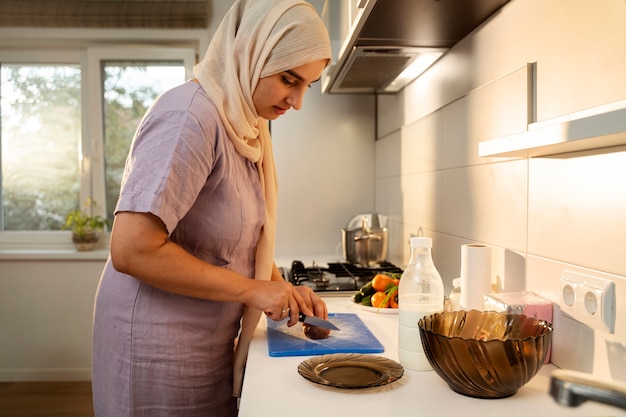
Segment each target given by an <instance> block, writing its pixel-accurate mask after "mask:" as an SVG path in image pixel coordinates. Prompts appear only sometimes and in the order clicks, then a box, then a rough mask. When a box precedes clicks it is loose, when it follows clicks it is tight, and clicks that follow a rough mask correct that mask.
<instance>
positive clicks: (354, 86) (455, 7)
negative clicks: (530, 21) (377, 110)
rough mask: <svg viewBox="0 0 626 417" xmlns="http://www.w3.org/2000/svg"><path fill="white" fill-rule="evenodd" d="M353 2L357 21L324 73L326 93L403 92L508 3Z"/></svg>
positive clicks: (498, 0) (478, 0) (466, 0)
mask: <svg viewBox="0 0 626 417" xmlns="http://www.w3.org/2000/svg"><path fill="white" fill-rule="evenodd" d="M327 1H335V0H327ZM350 1H351V2H353V3H354V5H353V7H354V10H356V13H355V17H354V19H353V20H352V23H351V24H350V30H349V34H348V36H347V37H346V39H345V41H344V42H343V44H342V46H341V49H340V50H339V55H338V58H337V60H336V62H333V63H332V64H331V65H330V66H329V67H328V68H327V69H326V70H325V71H324V75H323V77H322V91H323V92H325V93H344V94H345V93H367V94H371V93H395V92H398V91H400V90H401V89H402V88H404V86H405V85H406V84H408V83H410V82H411V81H412V80H414V79H415V78H416V77H417V76H419V74H420V73H421V72H423V71H425V70H426V69H427V68H428V67H429V66H430V65H432V64H433V63H434V62H435V61H436V60H437V59H438V58H439V57H440V56H442V55H443V54H444V53H445V52H446V51H447V50H448V49H449V48H451V47H452V46H453V45H454V44H456V43H457V42H459V41H460V40H461V39H463V38H464V37H465V36H467V35H468V34H469V33H470V32H472V31H473V30H474V29H476V28H477V27H478V26H480V25H481V24H482V23H483V22H485V21H486V20H487V19H489V17H491V16H492V15H493V14H494V13H496V12H497V11H498V10H499V9H500V8H501V7H502V6H503V5H504V4H506V3H507V2H508V1H509V0H350ZM411 64H417V65H418V66H420V67H421V68H418V69H415V70H411V69H408V68H409V67H410V65H411ZM403 72H405V73H404V74H403ZM407 72H409V73H408V74H407ZM401 74H402V75H401Z"/></svg>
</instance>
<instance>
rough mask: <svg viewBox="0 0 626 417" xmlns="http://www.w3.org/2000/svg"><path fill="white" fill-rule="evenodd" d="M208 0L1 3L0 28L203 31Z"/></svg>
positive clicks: (14, 0) (7, 0)
mask: <svg viewBox="0 0 626 417" xmlns="http://www.w3.org/2000/svg"><path fill="white" fill-rule="evenodd" d="M210 6H211V0H0V27H35V28H109V29H110V28H126V29H130V28H144V29H204V28H206V27H207V26H208V23H209V20H210V19H209V18H210V11H211V10H210Z"/></svg>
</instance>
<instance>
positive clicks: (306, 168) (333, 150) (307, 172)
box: [272, 85, 375, 266]
mask: <svg viewBox="0 0 626 417" xmlns="http://www.w3.org/2000/svg"><path fill="white" fill-rule="evenodd" d="M374 123H375V120H374V96H371V95H364V96H353V95H325V94H321V92H320V88H319V85H316V86H315V87H314V88H313V89H312V90H311V91H309V92H307V95H306V96H305V100H304V103H303V107H302V110H300V111H297V112H295V111H293V110H290V111H289V112H287V114H285V115H284V116H282V117H281V118H280V119H278V120H277V121H276V122H274V123H272V140H273V146H274V154H275V157H276V170H277V171H278V235H277V239H276V256H277V258H286V259H292V260H293V259H294V258H295V259H298V257H302V256H305V257H306V258H311V257H312V259H315V256H316V255H334V254H335V249H336V247H337V245H338V244H339V243H340V242H341V228H342V227H344V226H345V225H346V223H347V221H348V220H350V218H352V216H353V215H355V214H358V213H363V212H365V213H367V212H371V211H372V210H373V208H374V171H375V164H374V138H375V136H374V126H375V124H374ZM303 260H304V259H303ZM285 266H289V265H285Z"/></svg>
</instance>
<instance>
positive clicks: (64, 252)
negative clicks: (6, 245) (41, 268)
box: [0, 249, 109, 261]
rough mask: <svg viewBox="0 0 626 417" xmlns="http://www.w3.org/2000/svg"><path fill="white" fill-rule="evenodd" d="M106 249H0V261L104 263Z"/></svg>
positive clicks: (106, 256) (107, 254) (107, 253)
mask: <svg viewBox="0 0 626 417" xmlns="http://www.w3.org/2000/svg"><path fill="white" fill-rule="evenodd" d="M108 256H109V251H108V249H96V250H93V251H84V252H81V251H77V250H76V249H0V261H21V260H28V261H72V260H76V261H106V260H107V258H108Z"/></svg>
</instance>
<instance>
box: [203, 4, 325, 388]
mask: <svg viewBox="0 0 626 417" xmlns="http://www.w3.org/2000/svg"><path fill="white" fill-rule="evenodd" d="M322 59H327V60H328V61H329V62H330V59H331V50H330V41H329V38H328V32H327V31H326V28H325V26H324V24H323V22H322V21H321V19H320V18H319V16H318V15H317V12H316V11H315V9H314V8H313V7H312V6H311V5H310V4H308V3H306V2H304V1H301V0H237V1H235V3H234V4H233V6H232V7H231V9H230V10H229V11H228V12H227V13H226V16H225V17H224V20H222V23H221V24H220V26H219V27H218V29H217V32H216V33H215V35H214V37H213V39H212V40H211V43H210V44H209V48H208V50H207V53H206V55H205V57H204V59H203V60H202V61H201V62H200V63H199V64H197V65H196V66H195V67H194V69H193V70H194V74H195V76H196V78H197V79H198V81H199V82H200V84H201V85H202V87H203V88H204V90H205V91H206V93H207V94H208V95H209V97H210V98H211V99H212V101H213V102H214V104H215V106H216V107H217V110H218V112H219V115H220V118H221V120H222V123H223V124H224V126H225V128H226V131H227V132H228V136H229V138H230V140H231V141H232V142H233V144H234V146H235V149H237V151H238V152H239V153H240V154H241V155H242V156H244V157H246V158H247V159H249V160H250V161H252V162H254V163H256V166H257V169H258V172H259V179H260V181H261V187H262V190H263V193H264V195H265V224H264V225H263V229H262V231H261V236H260V240H259V244H258V246H257V250H256V260H255V277H254V278H255V279H261V280H269V279H271V276H272V268H273V265H274V241H275V238H276V193H277V182H276V172H275V168H274V156H273V151H272V144H271V138H270V133H269V129H268V125H267V120H265V119H262V118H260V117H259V116H258V115H257V112H256V109H255V108H254V104H253V101H252V94H253V93H254V90H255V89H256V86H257V83H258V81H259V79H260V78H263V77H267V76H270V75H274V74H277V73H280V72H282V71H285V70H288V69H293V68H297V67H299V66H302V65H305V64H308V63H310V62H314V61H319V60H322ZM260 317H261V311H259V310H256V309H253V308H250V307H246V308H245V311H244V314H243V319H242V324H241V333H240V335H239V340H238V343H237V347H236V349H235V361H234V364H233V372H234V384H233V395H234V396H236V397H239V396H240V394H241V385H242V382H243V373H244V368H245V363H246V359H247V355H248V348H249V346H250V340H251V339H252V336H253V334H254V329H255V328H256V325H257V323H258V321H259V318H260Z"/></svg>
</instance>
